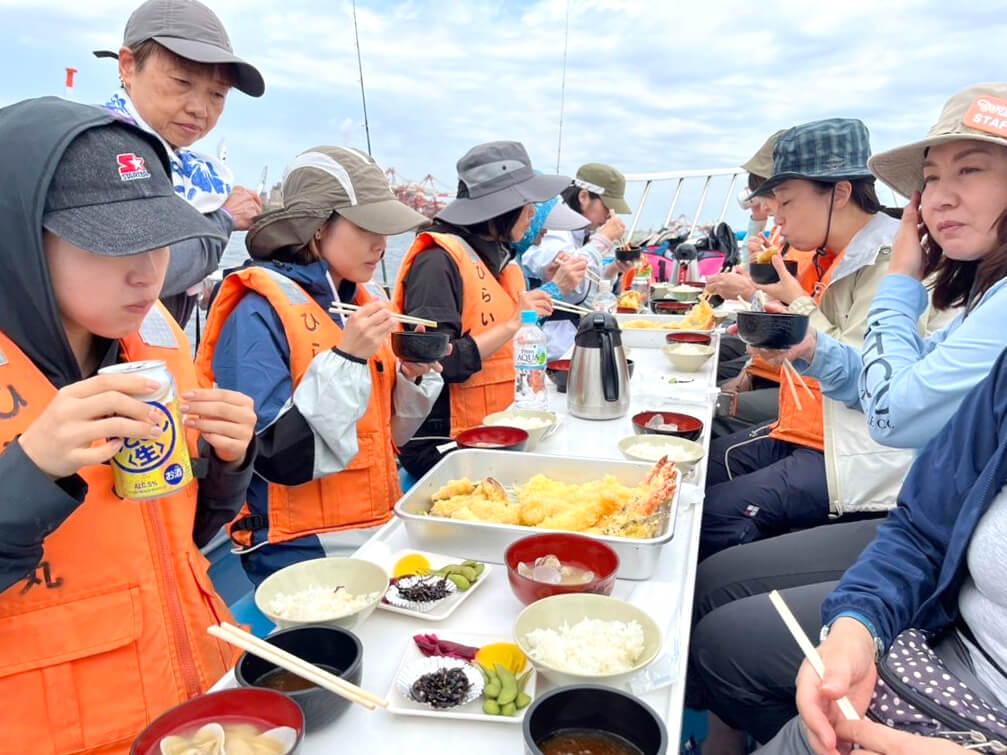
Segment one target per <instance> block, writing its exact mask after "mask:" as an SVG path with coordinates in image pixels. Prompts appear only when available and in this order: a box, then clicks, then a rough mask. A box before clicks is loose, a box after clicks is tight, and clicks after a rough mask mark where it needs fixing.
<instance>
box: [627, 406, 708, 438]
mask: <svg viewBox="0 0 1007 755" xmlns="http://www.w3.org/2000/svg"><path fill="white" fill-rule="evenodd" d="M655 414H660V415H661V416H662V417H664V424H666V425H677V426H678V429H677V430H662V429H659V428H656V427H647V423H648V422H650V420H651V418H652V417H653V416H654V415H655ZM633 432H634V433H635V434H636V435H673V436H675V437H676V438H685V439H686V440H699V436H700V435H702V434H703V421H702V420H700V419H697V418H696V417H693V416H692V415H691V414H680V413H679V412H640V413H639V414H634V415H633Z"/></svg>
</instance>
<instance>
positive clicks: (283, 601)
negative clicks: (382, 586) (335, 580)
mask: <svg viewBox="0 0 1007 755" xmlns="http://www.w3.org/2000/svg"><path fill="white" fill-rule="evenodd" d="M380 597H381V593H380V592H372V593H367V594H364V595H354V594H353V593H351V592H350V591H349V590H347V589H346V588H344V587H337V588H335V589H333V588H331V587H318V586H315V587H306V588H304V589H303V590H299V591H298V592H294V593H283V592H280V593H277V594H276V595H275V596H274V597H273V600H272V601H271V602H270V604H269V610H270V611H271V612H272V613H273V614H275V615H276V616H278V617H279V618H281V619H284V620H285V621H331V620H332V619H341V618H343V617H344V616H350V615H351V614H354V613H356V612H357V611H360V610H363V609H364V608H367V606H369V605H370V604H371V603H373V602H375V601H376V600H378V598H380Z"/></svg>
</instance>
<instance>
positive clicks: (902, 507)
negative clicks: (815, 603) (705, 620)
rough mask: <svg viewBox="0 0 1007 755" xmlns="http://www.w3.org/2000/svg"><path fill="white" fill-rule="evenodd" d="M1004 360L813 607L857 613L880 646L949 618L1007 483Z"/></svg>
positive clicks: (827, 613)
mask: <svg viewBox="0 0 1007 755" xmlns="http://www.w3.org/2000/svg"><path fill="white" fill-rule="evenodd" d="M1005 354H1007V352H1005V353H1004V354H1001V355H1000V357H999V359H997V361H996V363H995V364H994V365H993V369H992V370H991V372H990V374H989V376H988V377H987V378H986V379H985V380H983V381H982V382H981V383H980V384H979V385H977V386H976V387H975V388H973V389H972V391H970V392H969V394H968V395H967V396H966V397H965V399H964V400H963V401H962V404H961V406H960V407H959V409H958V411H957V412H956V413H955V415H954V416H953V417H952V418H951V420H950V421H949V422H948V423H947V424H946V425H945V426H944V428H943V430H941V431H940V432H939V433H938V434H937V436H936V437H934V439H933V440H931V441H930V442H929V443H928V444H927V445H926V447H925V448H924V449H923V451H922V452H921V453H920V455H919V457H918V458H917V460H916V462H915V463H914V464H913V466H912V469H911V470H910V471H909V475H908V476H907V477H906V481H905V483H904V484H903V486H902V490H901V491H900V493H899V502H898V507H897V508H896V509H895V510H894V511H892V512H891V513H890V514H889V515H888V519H887V520H886V521H885V523H884V524H883V525H881V528H880V529H879V530H878V536H877V539H876V540H875V541H874V542H873V543H871V545H870V546H868V548H867V549H866V550H865V551H864V552H863V554H861V556H860V558H859V559H858V560H857V562H856V563H855V564H854V565H853V566H852V567H851V568H850V570H849V571H847V572H846V574H844V575H843V578H842V580H841V581H840V583H839V586H838V587H836V589H835V591H834V592H833V593H832V594H831V595H830V596H829V597H828V598H827V599H826V601H825V603H824V604H823V606H822V617H823V619H824V620H825V623H826V624H830V623H831V622H832V621H833V620H835V619H836V618H837V617H838V616H839V615H840V614H842V613H844V612H847V613H848V612H853V613H857V614H860V615H861V616H862V617H864V618H866V619H867V620H868V621H870V622H871V623H872V624H873V625H874V629H875V630H876V631H877V633H878V636H879V638H880V639H881V641H882V643H883V644H884V647H885V648H887V647H888V646H889V645H890V644H891V642H892V640H893V639H894V638H895V636H896V635H898V634H899V632H901V631H903V630H905V629H909V628H916V629H922V630H924V631H926V632H931V633H937V632H940V631H942V630H944V629H946V628H948V627H949V626H950V625H952V624H953V623H954V622H955V621H956V620H957V619H958V593H959V591H960V590H961V586H962V583H963V582H964V580H965V577H966V574H967V562H966V556H967V554H968V547H969V542H970V541H971V539H972V533H973V532H975V530H976V527H977V526H978V524H979V520H980V519H981V518H982V516H983V514H985V513H986V511H987V510H988V509H989V507H990V505H991V504H992V503H993V500H994V498H996V496H997V494H999V492H1000V490H1001V488H1003V487H1004V484H1005V483H1007V356H1005Z"/></svg>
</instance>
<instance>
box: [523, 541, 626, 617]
mask: <svg viewBox="0 0 1007 755" xmlns="http://www.w3.org/2000/svg"><path fill="white" fill-rule="evenodd" d="M550 554H552V555H554V556H556V557H557V558H558V559H559V560H560V562H561V563H563V564H569V565H570V566H579V567H580V568H581V569H589V570H590V571H592V572H594V575H595V577H594V579H593V580H591V581H590V582H585V583H584V584H581V585H550V584H547V583H545V582H536V581H535V580H534V579H530V578H528V577H525V576H522V575H521V574H520V572H518V570H517V568H518V564H519V563H522V562H523V563H526V564H531V563H534V562H535V559H536V558H541V557H542V556H548V555H550ZM504 563H506V564H507V579H508V581H509V582H510V587H511V590H512V591H513V592H514V595H515V596H516V597H517V599H518V600H520V601H521V602H522V603H524V604H525V605H528V604H529V603H534V602H535V601H536V600H541V599H542V598H548V597H551V596H553V595H566V594H567V593H575V592H592V593H597V594H598V595H611V594H612V589H613V588H614V587H615V574H616V572H617V571H618V569H619V557H618V556H617V555H615V551H613V550H612V549H611V548H609V547H608V546H607V545H605V543H603V542H601V541H599V540H595V539H594V538H590V537H584V536H583V535H573V534H568V533H561V532H557V533H548V534H544V535H531V536H530V537H525V538H522V539H520V540H518V541H517V542H515V543H513V544H512V545H511V546H510V548H508V549H507V552H506V554H505V555H504Z"/></svg>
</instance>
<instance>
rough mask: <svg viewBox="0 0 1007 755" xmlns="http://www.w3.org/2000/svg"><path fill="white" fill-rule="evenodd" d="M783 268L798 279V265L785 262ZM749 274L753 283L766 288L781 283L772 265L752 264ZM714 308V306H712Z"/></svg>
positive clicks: (789, 261)
mask: <svg viewBox="0 0 1007 755" xmlns="http://www.w3.org/2000/svg"><path fill="white" fill-rule="evenodd" d="M783 266H784V267H785V268H787V272H788V273H790V274H791V275H793V276H794V277H797V263H796V262H792V261H791V260H784V261H783ZM748 274H749V275H750V276H751V277H752V283H757V284H758V285H760V286H764V285H766V284H769V283H779V282H780V275H779V273H777V272H776V268H775V267H773V265H772V264H771V263H768V262H767V263H759V262H752V263H751V264H749V266H748ZM711 306H712V305H711Z"/></svg>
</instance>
